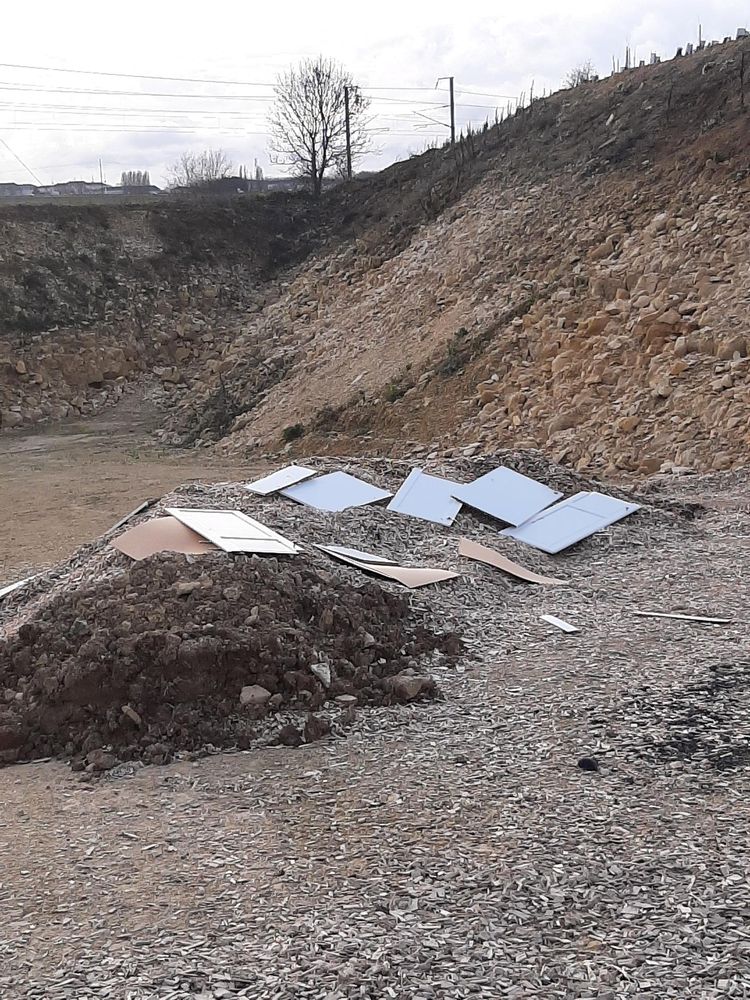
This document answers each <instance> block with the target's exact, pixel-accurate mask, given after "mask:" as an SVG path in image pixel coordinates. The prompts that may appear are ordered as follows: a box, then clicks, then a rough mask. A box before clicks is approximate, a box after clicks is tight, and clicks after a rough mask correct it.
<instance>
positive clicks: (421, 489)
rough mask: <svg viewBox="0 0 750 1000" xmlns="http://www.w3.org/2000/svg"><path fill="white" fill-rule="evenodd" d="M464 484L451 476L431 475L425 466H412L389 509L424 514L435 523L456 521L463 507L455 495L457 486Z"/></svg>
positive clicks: (416, 515)
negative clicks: (445, 477) (455, 481)
mask: <svg viewBox="0 0 750 1000" xmlns="http://www.w3.org/2000/svg"><path fill="white" fill-rule="evenodd" d="M460 488H461V487H460V484H459V483H454V482H451V480H450V479H441V478H440V477H439V476H429V475H427V473H426V472H422V470H421V469H412V471H411V472H410V473H409V475H408V477H407V478H406V479H405V480H404V482H403V483H402V484H401V487H400V488H399V491H398V493H397V494H396V495H395V497H394V498H393V500H391V502H390V503H389V504H388V510H395V511H397V513H399V514H410V515H411V516H412V517H421V518H422V520H423V521H434V522H435V524H453V522H454V521H455V520H456V515H457V514H458V512H459V511H460V510H461V504H460V502H459V501H458V500H456V499H455V493H456V490H458V489H460Z"/></svg>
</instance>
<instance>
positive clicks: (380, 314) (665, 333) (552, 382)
mask: <svg viewBox="0 0 750 1000" xmlns="http://www.w3.org/2000/svg"><path fill="white" fill-rule="evenodd" d="M748 51H750V48H749V46H748V43H747V42H746V41H740V42H735V43H728V44H725V45H722V46H716V47H711V48H709V49H706V50H705V51H704V52H701V53H698V54H696V55H694V56H691V57H686V58H683V59H679V60H674V61H672V62H670V63H667V64H662V65H660V66H656V67H646V68H643V69H640V70H635V71H631V72H629V73H627V74H621V75H619V76H616V77H613V78H610V79H608V80H605V81H602V82H601V83H599V84H593V85H586V86H584V87H581V88H578V89H577V90H576V91H570V92H563V93H561V94H558V95H555V96H553V97H552V98H549V99H547V100H545V101H542V102H539V103H538V104H536V105H535V106H534V108H533V109H532V110H531V112H529V111H526V112H524V113H523V114H520V115H518V116H517V117H515V118H513V119H511V120H510V121H508V122H506V123H503V124H501V125H500V126H499V127H497V128H492V129H489V130H488V132H487V133H485V134H483V135H480V136H477V137H473V138H471V139H470V140H468V141H467V140H465V141H464V142H463V143H462V144H461V145H460V146H459V147H458V148H457V149H455V150H448V151H445V152H443V153H439V154H437V156H438V157H441V159H440V160H439V162H440V163H441V164H442V168H441V169H442V170H443V178H444V182H443V183H442V186H440V185H437V186H436V188H435V190H434V191H433V192H432V193H431V194H428V195H425V196H424V197H423V199H422V202H423V209H424V211H425V218H426V220H427V221H425V222H424V224H423V225H421V226H420V227H418V228H416V229H414V228H412V229H411V230H409V231H408V232H407V237H408V238H407V239H405V240H402V241H401V242H400V243H399V242H390V243H385V244H378V242H377V241H375V240H374V239H373V237H372V233H373V232H378V233H379V235H382V227H381V229H380V230H371V232H370V233H368V232H367V231H366V230H364V231H363V232H362V233H360V235H359V238H358V239H356V240H351V241H350V242H349V243H347V244H346V245H344V246H343V247H336V248H335V250H334V251H333V252H329V253H327V254H321V255H319V256H318V257H317V259H316V260H315V261H314V263H313V264H311V265H308V266H306V267H305V268H303V269H300V270H299V272H298V273H297V275H296V276H295V277H293V279H292V280H291V281H290V283H289V286H288V287H287V288H286V290H285V291H284V293H283V294H282V295H281V296H280V297H279V299H278V300H277V301H275V302H274V303H271V304H269V305H268V306H267V307H266V308H265V309H263V310H262V311H261V312H259V313H258V315H257V316H256V317H255V318H254V319H253V320H251V321H250V322H248V323H247V324H246V328H245V330H244V331H242V332H238V334H237V336H236V339H235V340H234V341H233V342H232V343H230V344H228V345H227V346H226V348H225V349H224V351H223V354H222V357H221V358H220V359H218V360H216V361H214V362H213V364H212V366H211V368H210V369H209V370H207V371H205V372H203V373H201V377H200V378H199V379H197V380H196V381H195V383H194V384H193V385H192V386H191V388H190V390H189V392H188V394H187V396H186V398H185V401H184V404H183V408H182V409H181V410H180V411H179V412H177V413H176V415H175V416H174V418H173V420H172V422H171V426H170V428H169V432H168V434H167V435H166V436H167V439H168V440H172V441H186V440H189V441H193V440H196V439H198V440H203V441H210V440H213V439H216V438H217V437H220V438H221V439H222V443H221V447H222V448H223V449H224V450H227V451H230V452H231V451H242V452H245V451H247V452H252V451H255V450H258V449H260V450H263V451H266V450H272V449H275V448H278V447H280V446H281V445H282V443H283V441H284V440H290V439H292V438H294V437H296V439H297V440H296V443H295V444H294V445H293V446H292V447H293V448H294V450H296V451H305V450H310V449H313V448H314V449H315V450H320V449H321V448H328V449H329V450H350V449H351V443H350V442H351V438H352V437H356V438H358V439H360V440H361V439H363V438H364V439H365V440H366V441H367V442H368V447H370V448H371V449H373V450H385V451H389V452H393V453H399V452H403V451H404V450H412V451H414V450H419V448H420V447H423V448H424V449H425V450H428V449H431V448H433V447H434V446H435V443H436V442H437V445H438V447H440V449H441V450H448V451H450V450H452V449H454V448H455V447H461V448H464V449H466V450H467V451H468V452H470V453H476V452H487V453H489V452H492V451H494V450H495V449H496V448H498V447H500V446H507V445H514V446H521V447H526V446H543V447H545V449H548V450H549V451H550V452H551V453H552V455H554V457H556V458H558V459H561V460H565V461H566V462H568V463H572V464H575V465H576V466H578V467H579V468H581V469H588V468H591V469H595V470H607V471H610V472H611V471H613V470H615V469H620V470H626V471H638V472H650V471H654V470H655V469H659V468H661V467H664V466H665V467H672V466H678V467H681V466H688V467H691V468H705V467H709V468H717V469H723V468H730V467H733V466H735V465H737V464H741V463H743V462H744V452H745V448H746V445H747V443H748V441H747V434H746V431H745V423H746V414H747V406H748V403H749V402H750V389H749V388H748V385H747V380H746V372H747V365H748V361H747V355H748V346H749V344H748V338H749V337H750V327H749V325H748V310H747V305H748V301H749V295H748V293H747V291H746V288H747V283H746V280H745V277H746V271H747V259H748V236H747V233H746V224H745V204H746V197H747V193H748V190H749V189H750V185H749V183H748V177H749V176H750V155H749V154H748V145H747V132H748V129H747V120H746V115H745V109H744V95H743V91H742V87H741V78H742V76H743V74H744V60H745V59H746V56H747V52H748ZM437 162H438V160H436V159H435V155H433V158H432V159H431V160H429V161H428V162H426V164H425V171H426V172H427V174H429V172H430V171H431V170H432V171H434V170H435V164H436V163H437ZM450 170H453V175H454V179H455V184H454V189H453V195H452V194H451V189H450V188H449V187H448V186H447V184H446V183H445V178H446V177H447V175H448V173H449V172H450ZM386 181H387V178H386V177H385V176H383V177H381V179H380V180H379V181H378V183H379V184H380V185H381V190H382V191H385V188H383V185H385V184H386ZM383 197H384V198H385V194H384V195H383ZM431 209H434V211H431ZM431 214H432V215H434V216H435V217H434V218H430V215H431ZM217 413H219V414H220V415H221V419H217V418H216V414H217Z"/></svg>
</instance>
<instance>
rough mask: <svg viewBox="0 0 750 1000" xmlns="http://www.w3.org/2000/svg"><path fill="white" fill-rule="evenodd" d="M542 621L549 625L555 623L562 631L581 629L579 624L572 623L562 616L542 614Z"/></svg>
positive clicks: (577, 630)
mask: <svg viewBox="0 0 750 1000" xmlns="http://www.w3.org/2000/svg"><path fill="white" fill-rule="evenodd" d="M542 621H543V622H546V623H547V624H548V625H554V626H555V628H559V629H560V631H561V632H580V631H581V630H580V629H579V628H578V626H577V625H571V624H570V622H566V621H564V620H563V619H562V618H558V617H557V616H556V615H542Z"/></svg>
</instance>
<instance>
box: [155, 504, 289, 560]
mask: <svg viewBox="0 0 750 1000" xmlns="http://www.w3.org/2000/svg"><path fill="white" fill-rule="evenodd" d="M167 513H168V514H171V515H172V517H176V518H177V520H178V521H181V522H182V524H184V525H186V526H187V527H188V528H191V529H192V530H193V531H195V532H197V533H198V534H199V535H202V536H203V538H206V539H208V541H209V542H213V543H214V545H217V546H218V547H219V548H220V549H223V550H224V551H225V552H256V553H258V554H268V555H294V554H295V553H296V552H298V551H299V549H298V548H297V546H296V545H294V543H293V542H290V541H289V539H287V538H284V537H283V535H279V534H278V533H277V532H276V531H273V530H272V529H271V528H267V527H266V526H265V524H261V523H260V521H254V520H253V518H252V517H248V516H247V514H243V513H242V511H241V510H205V509H203V510H192V509H183V508H181V507H168V508H167Z"/></svg>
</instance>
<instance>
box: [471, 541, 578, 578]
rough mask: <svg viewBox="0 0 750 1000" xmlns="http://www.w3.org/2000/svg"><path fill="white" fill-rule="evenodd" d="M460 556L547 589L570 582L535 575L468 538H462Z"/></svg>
mask: <svg viewBox="0 0 750 1000" xmlns="http://www.w3.org/2000/svg"><path fill="white" fill-rule="evenodd" d="M458 554H459V555H460V556H465V558H466V559H475V560H476V561H477V562H483V563H486V564H487V565H488V566H495V567H496V568H497V569H501V570H502V571H503V572H504V573H509V574H510V575H511V576H515V577H517V578H518V579H519V580H525V581H526V582H527V583H540V584H542V585H543V586H546V587H553V586H558V585H559V584H565V583H567V582H568V581H567V580H558V579H557V578H556V577H553V576H540V575H539V574H538V573H533V572H532V571H531V570H530V569H525V568H524V567H523V566H520V565H519V564H518V563H515V562H513V560H512V559H508V558H507V557H506V556H503V555H501V554H500V553H499V552H496V551H495V550H494V549H490V548H488V547H487V546H486V545H480V544H479V543H478V542H471V541H469V539H468V538H462V539H461V541H460V542H459V543H458Z"/></svg>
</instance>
